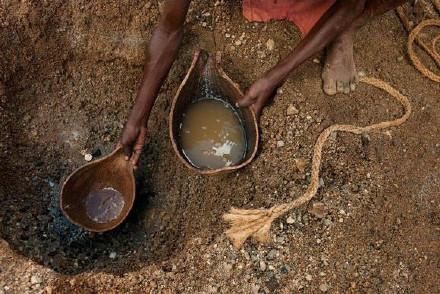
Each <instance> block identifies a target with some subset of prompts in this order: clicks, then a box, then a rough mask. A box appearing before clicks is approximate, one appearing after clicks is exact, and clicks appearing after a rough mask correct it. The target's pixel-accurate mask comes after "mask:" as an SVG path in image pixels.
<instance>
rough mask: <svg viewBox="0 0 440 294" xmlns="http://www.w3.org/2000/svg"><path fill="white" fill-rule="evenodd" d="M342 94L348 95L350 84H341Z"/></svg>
mask: <svg viewBox="0 0 440 294" xmlns="http://www.w3.org/2000/svg"><path fill="white" fill-rule="evenodd" d="M342 87H343V91H344V94H348V93H350V82H343V83H342Z"/></svg>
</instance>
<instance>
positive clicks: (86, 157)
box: [84, 153, 93, 161]
mask: <svg viewBox="0 0 440 294" xmlns="http://www.w3.org/2000/svg"><path fill="white" fill-rule="evenodd" d="M92 159H93V155H92V154H90V153H87V154H85V155H84V160H85V161H91V160H92Z"/></svg>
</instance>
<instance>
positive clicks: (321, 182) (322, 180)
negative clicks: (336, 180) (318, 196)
mask: <svg viewBox="0 0 440 294" xmlns="http://www.w3.org/2000/svg"><path fill="white" fill-rule="evenodd" d="M324 185H325V183H324V179H323V178H319V187H320V188H322V187H324Z"/></svg>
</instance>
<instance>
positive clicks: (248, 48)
mask: <svg viewBox="0 0 440 294" xmlns="http://www.w3.org/2000/svg"><path fill="white" fill-rule="evenodd" d="M157 19H158V9H157V5H156V3H155V1H148V0H143V1H138V0H130V1H128V0H123V1H82V0H81V1H62V0H52V1H29V0H27V1H0V98H1V99H0V120H1V126H0V162H1V165H0V183H1V185H0V203H1V205H0V224H1V225H0V236H1V238H2V241H1V242H0V293H101V292H102V293H295V292H304V293H314V292H320V291H322V292H325V291H328V292H331V293H338V292H339V293H347V292H348V293H350V292H351V293H358V292H367V293H377V292H382V293H439V292H440V285H439V281H440V238H439V233H440V198H439V196H440V141H439V135H440V114H439V109H440V99H439V98H440V85H439V84H435V83H434V82H432V81H430V80H428V79H426V78H424V77H423V76H421V75H420V73H419V72H418V71H417V70H415V69H414V68H413V66H412V65H411V63H410V61H409V59H408V57H407V55H406V40H407V33H406V31H405V30H404V28H403V26H402V25H401V23H400V21H399V19H398V18H397V17H396V15H395V13H394V12H389V13H387V14H386V15H384V16H381V17H379V18H377V19H376V20H375V21H374V22H371V23H369V24H368V25H366V26H365V27H364V28H362V29H361V30H360V31H359V32H358V33H357V35H356V44H355V54H356V56H355V59H356V62H357V66H358V69H359V70H362V71H364V72H365V73H366V74H367V75H371V76H374V77H377V78H381V79H383V80H385V81H387V82H389V83H390V84H391V85H392V86H394V87H395V88H397V89H399V90H400V91H401V92H402V93H404V94H405V95H407V96H408V97H409V99H410V101H411V103H412V106H413V110H414V112H413V115H412V116H411V118H410V120H409V121H408V122H407V123H405V124H404V125H402V126H401V127H398V128H392V129H390V130H387V131H384V132H376V133H372V134H369V135H364V136H355V135H351V134H340V135H337V136H334V137H332V139H331V140H330V142H329V143H328V144H326V148H325V152H324V155H323V158H324V161H323V166H322V174H321V177H322V180H321V188H320V189H319V191H318V194H317V196H316V197H315V198H314V200H313V201H312V202H311V203H310V205H308V206H306V207H302V208H301V209H299V210H296V211H292V212H291V213H290V214H288V215H286V216H285V217H283V218H282V219H280V220H279V221H277V222H276V223H275V224H274V226H273V228H272V238H273V242H272V244H270V245H265V246H263V245H258V244H255V243H252V242H247V243H246V244H245V246H244V247H243V249H241V250H239V251H236V250H234V249H233V248H232V246H231V244H230V242H229V240H227V239H226V238H225V235H224V234H223V231H224V230H225V229H226V226H225V224H224V223H223V222H222V221H221V215H222V214H223V213H224V212H226V211H227V210H228V209H229V208H230V207H231V206H235V207H245V208H251V207H255V208H256V207H270V206H272V205H274V204H278V203H282V202H285V201H287V200H290V199H292V198H293V197H297V196H298V195H301V193H302V192H303V191H304V189H305V187H306V186H307V184H308V182H309V177H310V174H309V172H310V164H308V165H307V167H306V170H305V171H304V172H302V171H300V170H299V169H298V168H296V166H295V159H307V160H309V159H310V158H311V154H312V148H313V144H314V141H315V140H316V138H317V136H318V135H319V133H320V131H322V130H323V129H324V128H325V127H327V126H329V125H331V124H333V123H340V122H345V123H354V124H360V125H362V124H371V123H373V122H376V121H382V120H386V119H388V118H396V117H398V116H400V115H401V113H402V110H401V109H400V107H399V106H398V105H397V104H396V103H395V102H394V101H393V100H392V99H391V98H390V97H388V96H387V94H385V93H383V92H381V91H379V90H377V89H373V88H371V87H369V86H366V85H360V86H359V87H358V90H357V91H356V92H355V93H354V94H350V95H336V96H334V97H328V96H325V95H324V94H323V92H322V90H321V88H320V87H321V79H320V71H321V67H322V60H323V59H322V56H316V58H315V59H314V60H309V61H307V62H306V63H305V64H304V65H303V66H301V68H300V69H299V70H297V71H296V72H295V73H293V74H292V75H291V76H290V78H289V79H288V80H287V82H286V83H285V84H284V85H283V87H282V88H281V90H279V91H278V95H277V96H276V98H275V100H274V101H273V103H272V104H271V105H270V106H269V107H267V108H266V109H265V111H264V113H263V116H262V119H261V133H262V138H263V139H262V144H261V148H260V151H259V154H258V157H257V158H256V159H255V161H254V162H253V163H252V164H251V165H250V166H248V167H246V168H244V169H242V170H240V171H238V172H235V173H233V174H228V175H222V176H217V177H203V176H200V175H196V174H193V173H191V172H190V171H189V170H188V169H187V168H186V167H185V166H184V165H183V164H181V163H180V162H178V161H177V157H176V155H175V154H174V151H173V149H172V147H171V143H170V140H169V137H168V130H167V127H168V124H167V119H168V112H169V109H170V103H171V99H172V97H173V96H174V94H175V92H176V90H177V87H178V85H179V84H180V82H181V81H182V79H183V77H184V75H185V72H186V70H187V69H188V66H189V64H190V62H191V57H192V54H193V52H194V51H195V50H196V49H197V48H199V47H203V48H206V49H208V50H210V51H215V50H222V51H223V52H224V54H223V55H224V61H223V64H222V65H223V67H224V69H225V71H226V72H227V73H228V74H229V75H230V77H231V78H232V79H233V80H235V81H236V82H238V83H239V84H240V85H241V86H242V87H243V88H244V89H245V88H246V87H248V86H249V85H250V84H251V83H252V81H254V80H255V79H256V78H258V76H259V75H260V74H262V73H263V72H264V71H265V70H267V69H268V68H270V67H271V66H272V65H274V64H275V63H276V62H277V61H278V60H279V59H280V58H282V57H283V56H285V55H286V54H287V53H288V52H289V50H291V48H293V47H294V46H295V44H297V43H298V41H299V34H298V32H297V30H296V29H295V27H294V26H293V25H292V24H290V23H288V22H270V23H267V24H256V23H248V22H246V21H245V20H244V19H243V18H242V16H241V9H240V2H239V1H217V2H216V3H215V4H214V1H201V0H198V1H194V3H193V4H192V6H191V11H190V13H189V17H188V25H187V31H186V35H185V39H184V42H183V46H182V48H181V50H180V54H179V58H178V59H177V61H176V62H175V64H174V66H173V68H172V70H171V73H170V76H169V78H168V80H167V81H166V83H165V85H164V87H163V88H162V90H161V92H160V95H159V97H158V99H157V103H156V105H155V107H154V110H153V113H152V116H151V119H150V122H149V128H148V140H147V145H146V150H145V152H144V156H143V159H142V167H141V168H140V171H139V172H138V173H137V186H138V187H137V191H138V197H137V199H138V200H137V203H136V205H135V209H134V210H133V212H132V213H131V215H130V217H129V219H128V220H127V221H126V222H125V223H124V224H123V225H121V227H119V228H118V229H116V230H114V231H112V232H109V233H104V234H98V235H91V234H89V233H87V232H84V231H82V230H80V229H78V228H76V227H75V226H73V225H70V224H69V223H68V222H67V221H66V220H65V219H64V218H63V217H62V215H61V214H60V212H59V209H58V206H57V200H58V192H59V183H60V182H62V180H63V178H64V177H65V176H67V175H68V174H69V173H70V172H71V171H72V170H73V169H75V168H77V167H79V166H81V165H82V164H84V163H85V161H84V153H85V152H86V153H89V152H92V153H94V154H95V155H96V156H95V157H96V158H97V157H99V153H101V154H106V153H108V152H109V151H111V150H112V148H113V146H114V144H115V143H116V142H117V140H118V137H119V135H120V132H121V129H122V126H123V124H124V122H125V119H126V117H127V114H128V112H129V109H130V107H131V104H132V101H133V99H134V96H135V93H136V88H137V86H138V85H139V79H140V77H141V74H142V64H143V60H144V51H145V47H146V45H147V42H148V39H149V35H150V33H151V31H152V28H153V25H154V24H155V22H156V21H157ZM269 39H272V40H273V41H274V44H275V46H274V48H273V49H272V48H267V46H266V43H267V41H268V40H269ZM269 49H272V50H269ZM422 57H426V56H424V55H422ZM424 59H425V60H426V58H424ZM428 64H429V62H428ZM290 105H293V106H294V107H296V108H297V109H298V110H299V112H298V113H297V114H293V115H287V112H286V111H287V109H288V107H289V106H290ZM279 141H282V143H284V144H280V143H279ZM281 145H283V146H281ZM313 205H320V206H323V211H316V209H313Z"/></svg>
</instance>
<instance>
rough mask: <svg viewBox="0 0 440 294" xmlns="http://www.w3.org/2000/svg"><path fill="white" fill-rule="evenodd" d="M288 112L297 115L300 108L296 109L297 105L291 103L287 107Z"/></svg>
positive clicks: (290, 114)
mask: <svg viewBox="0 0 440 294" xmlns="http://www.w3.org/2000/svg"><path fill="white" fill-rule="evenodd" d="M286 113H287V115H288V116H292V115H296V114H298V113H299V110H298V109H296V107H295V106H293V104H290V105H289V106H288V107H287V111H286Z"/></svg>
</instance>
